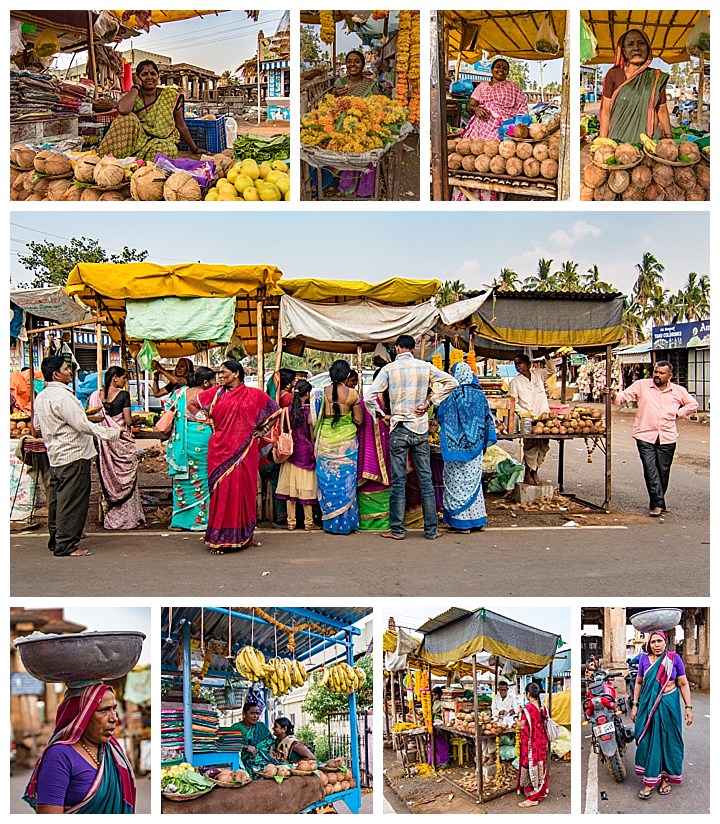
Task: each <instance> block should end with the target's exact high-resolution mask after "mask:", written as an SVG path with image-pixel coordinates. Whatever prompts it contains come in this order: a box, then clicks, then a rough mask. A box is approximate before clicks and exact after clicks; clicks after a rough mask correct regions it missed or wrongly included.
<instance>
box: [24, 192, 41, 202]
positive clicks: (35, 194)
mask: <svg viewBox="0 0 720 824" xmlns="http://www.w3.org/2000/svg"><path fill="white" fill-rule="evenodd" d="M25 200H27V201H28V202H29V201H31V200H32V201H37V200H45V198H44V197H43V196H42V195H41V194H38V192H33V193H32V194H31V195H28V196H27V197H26V198H25Z"/></svg>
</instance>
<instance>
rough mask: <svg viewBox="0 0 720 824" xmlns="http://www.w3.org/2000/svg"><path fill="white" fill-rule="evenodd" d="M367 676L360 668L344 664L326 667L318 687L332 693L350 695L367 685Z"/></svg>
mask: <svg viewBox="0 0 720 824" xmlns="http://www.w3.org/2000/svg"><path fill="white" fill-rule="evenodd" d="M366 678H367V676H366V675H365V670H363V669H361V668H360V667H351V666H350V665H349V664H346V663H345V662H343V663H342V664H336V665H335V666H334V667H325V669H324V670H323V673H322V676H321V678H320V682H319V685H318V686H321V687H326V688H327V689H328V690H330V692H342V693H344V694H345V695H350V693H351V692H356V691H357V690H359V689H360V688H361V687H362V686H363V684H364V683H365V680H366Z"/></svg>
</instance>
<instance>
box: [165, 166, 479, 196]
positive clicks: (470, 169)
mask: <svg viewBox="0 0 720 824" xmlns="http://www.w3.org/2000/svg"><path fill="white" fill-rule="evenodd" d="M462 167H463V169H465V171H466V172H474V171H475V155H465V157H464V158H463V159H462ZM165 199H166V200H167V198H165Z"/></svg>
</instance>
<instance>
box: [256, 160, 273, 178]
mask: <svg viewBox="0 0 720 824" xmlns="http://www.w3.org/2000/svg"><path fill="white" fill-rule="evenodd" d="M258 171H259V172H260V177H261V178H262V179H263V180H265V178H266V177H267V176H268V175H269V174H270V172H272V166H271V165H270V164H269V163H261V164H260V166H259V167H258Z"/></svg>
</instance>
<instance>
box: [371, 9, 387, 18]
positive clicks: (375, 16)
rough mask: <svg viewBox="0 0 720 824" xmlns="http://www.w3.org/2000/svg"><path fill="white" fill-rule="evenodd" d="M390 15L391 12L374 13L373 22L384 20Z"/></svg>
mask: <svg viewBox="0 0 720 824" xmlns="http://www.w3.org/2000/svg"><path fill="white" fill-rule="evenodd" d="M388 14H390V12H389V11H374V12H373V13H372V18H373V20H384V19H385V18H386V17H387V16H388Z"/></svg>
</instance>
